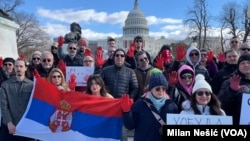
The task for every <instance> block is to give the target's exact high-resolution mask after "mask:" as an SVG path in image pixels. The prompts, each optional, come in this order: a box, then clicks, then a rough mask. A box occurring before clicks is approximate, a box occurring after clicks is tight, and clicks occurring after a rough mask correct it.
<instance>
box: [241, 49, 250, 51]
mask: <svg viewBox="0 0 250 141" xmlns="http://www.w3.org/2000/svg"><path fill="white" fill-rule="evenodd" d="M240 50H242V51H250V48H241V49H240Z"/></svg>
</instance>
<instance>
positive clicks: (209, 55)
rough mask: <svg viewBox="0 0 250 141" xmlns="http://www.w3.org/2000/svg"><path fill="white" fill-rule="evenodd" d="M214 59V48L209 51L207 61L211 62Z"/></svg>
mask: <svg viewBox="0 0 250 141" xmlns="http://www.w3.org/2000/svg"><path fill="white" fill-rule="evenodd" d="M213 59H214V52H213V51H212V50H210V51H209V52H208V53H207V61H208V62H211V61H213Z"/></svg>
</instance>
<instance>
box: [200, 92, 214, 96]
mask: <svg viewBox="0 0 250 141" xmlns="http://www.w3.org/2000/svg"><path fill="white" fill-rule="evenodd" d="M196 94H197V95H198V96H203V94H205V95H206V96H210V95H211V93H210V92H209V91H199V92H196Z"/></svg>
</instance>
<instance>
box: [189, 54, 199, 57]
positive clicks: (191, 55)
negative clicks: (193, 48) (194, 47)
mask: <svg viewBox="0 0 250 141" xmlns="http://www.w3.org/2000/svg"><path fill="white" fill-rule="evenodd" d="M198 55H199V53H191V54H189V56H190V57H193V56H198Z"/></svg>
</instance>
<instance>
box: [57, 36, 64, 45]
mask: <svg viewBox="0 0 250 141" xmlns="http://www.w3.org/2000/svg"><path fill="white" fill-rule="evenodd" d="M63 43H64V38H63V36H59V38H58V47H62V45H63Z"/></svg>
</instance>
